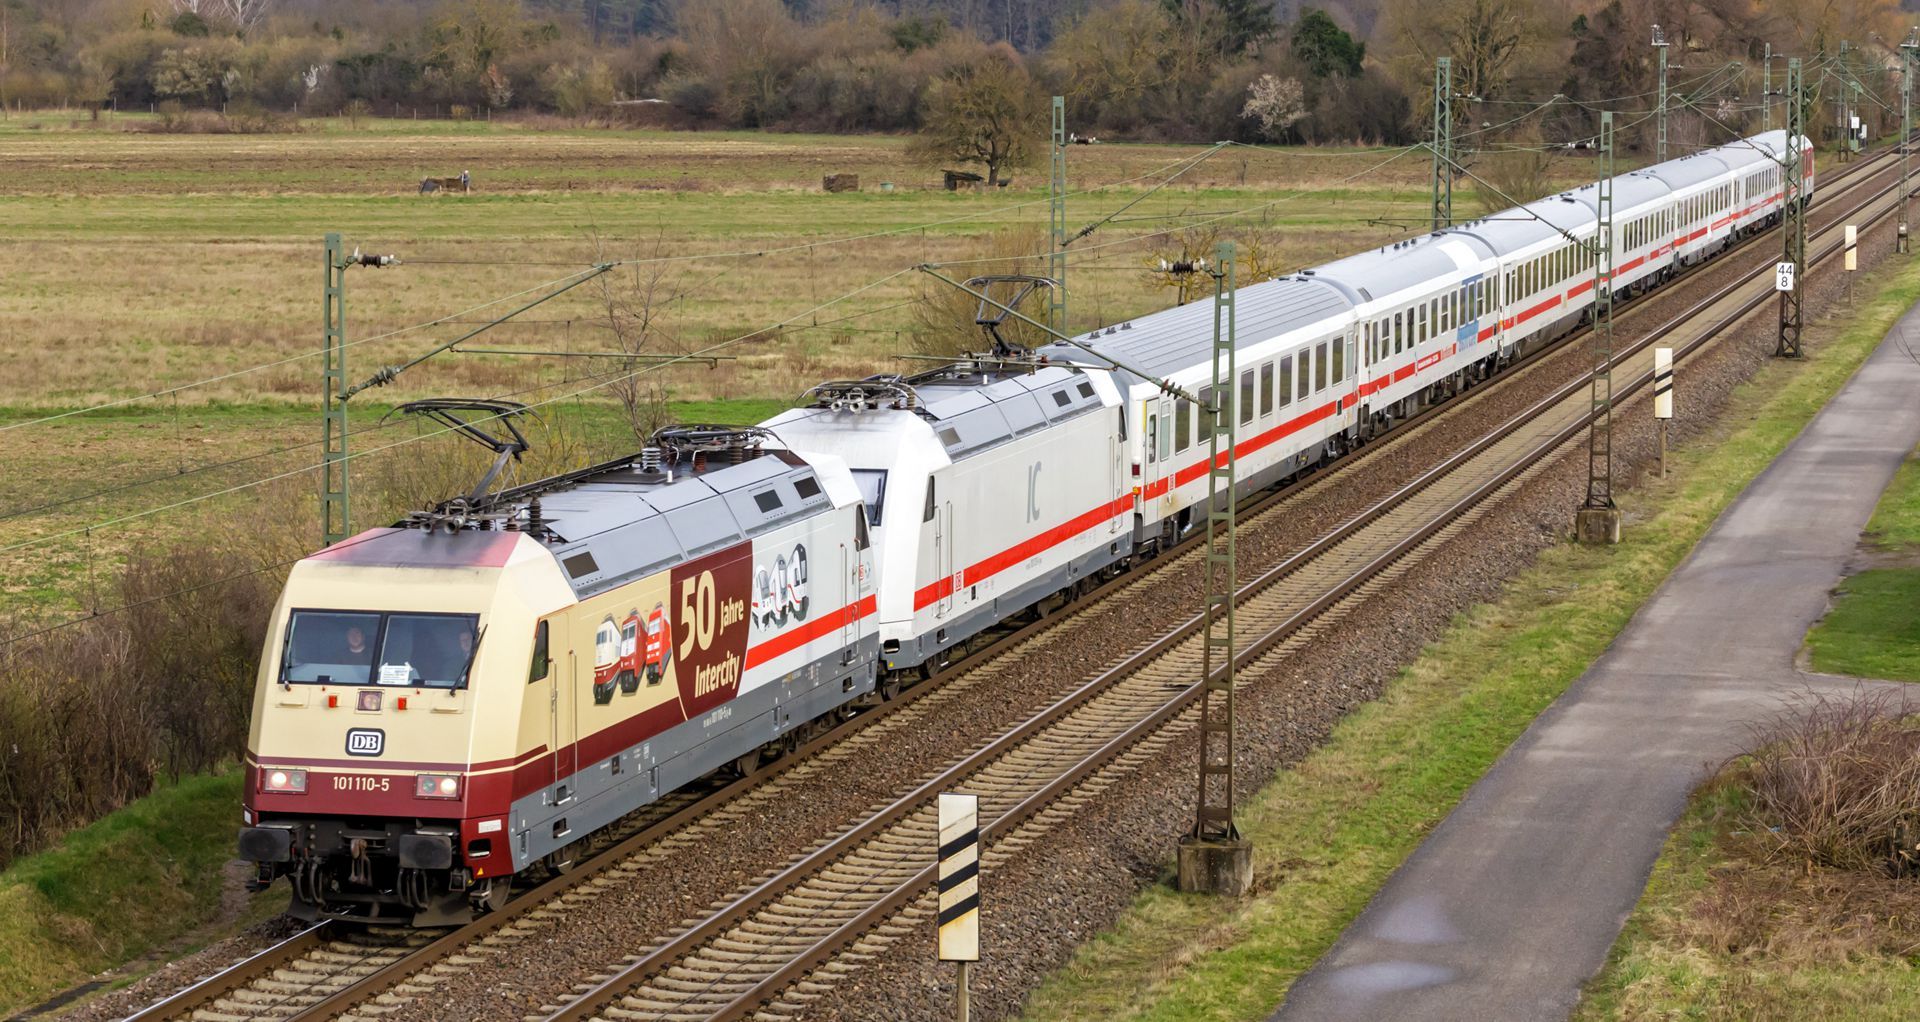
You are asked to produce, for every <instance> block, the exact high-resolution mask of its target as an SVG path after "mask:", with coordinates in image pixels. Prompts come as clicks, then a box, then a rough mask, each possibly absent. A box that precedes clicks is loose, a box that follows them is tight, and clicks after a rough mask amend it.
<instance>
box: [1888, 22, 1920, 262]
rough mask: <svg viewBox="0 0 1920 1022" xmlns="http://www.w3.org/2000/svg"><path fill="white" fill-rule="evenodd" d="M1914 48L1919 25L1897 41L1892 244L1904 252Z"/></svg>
mask: <svg viewBox="0 0 1920 1022" xmlns="http://www.w3.org/2000/svg"><path fill="white" fill-rule="evenodd" d="M1916 51H1920V28H1915V29H1913V30H1911V31H1909V32H1908V33H1907V41H1906V42H1904V43H1901V44H1900V224H1899V226H1898V227H1897V228H1896V229H1895V231H1894V244H1895V246H1896V247H1897V248H1898V250H1899V251H1901V252H1905V251H1907V224H1908V223H1909V222H1910V221H1909V219H1908V216H1907V207H1908V205H1909V201H1908V200H1909V199H1910V198H1911V196H1912V193H1913V189H1912V187H1911V186H1910V185H1909V184H1908V181H1907V173H1908V172H1907V158H1908V156H1909V153H1908V150H1910V149H1911V148H1912V147H1913V72H1914V69H1915V68H1916V67H1920V61H1916V60H1915V56H1914V55H1915V53H1916Z"/></svg>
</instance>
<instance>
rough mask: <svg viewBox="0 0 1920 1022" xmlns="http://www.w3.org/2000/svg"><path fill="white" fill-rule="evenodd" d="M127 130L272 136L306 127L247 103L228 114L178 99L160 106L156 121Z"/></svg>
mask: <svg viewBox="0 0 1920 1022" xmlns="http://www.w3.org/2000/svg"><path fill="white" fill-rule="evenodd" d="M128 130H130V131H143V132H152V133H157V134H162V135H270V134H290V133H293V132H298V131H301V130H303V128H302V125H301V123H300V119H299V118H297V117H294V116H292V115H290V114H283V113H278V112H276V111H272V110H268V109H266V108H265V107H262V106H260V105H259V104H257V103H253V102H250V101H246V100H236V101H234V102H233V103H231V104H229V105H228V107H227V112H226V113H221V112H219V111H217V110H189V109H187V108H186V107H184V106H182V105H181V104H180V103H179V102H178V101H177V100H168V101H166V102H164V103H162V104H160V106H159V110H158V116H157V117H156V118H155V119H154V120H152V121H149V122H146V123H144V124H139V123H136V124H133V125H131V126H130V127H129V129H128Z"/></svg>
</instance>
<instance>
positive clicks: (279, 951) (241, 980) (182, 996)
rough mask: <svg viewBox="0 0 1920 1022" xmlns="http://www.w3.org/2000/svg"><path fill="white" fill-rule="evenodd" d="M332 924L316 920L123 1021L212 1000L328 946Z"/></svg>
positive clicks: (166, 1014) (154, 1017)
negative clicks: (289, 935) (297, 931)
mask: <svg viewBox="0 0 1920 1022" xmlns="http://www.w3.org/2000/svg"><path fill="white" fill-rule="evenodd" d="M332 925H333V924H331V923H324V922H322V923H315V924H314V925H312V926H309V927H307V928H306V929H304V930H301V931H300V932H299V933H296V934H294V935H293V936H291V937H288V938H287V939H285V940H282V941H280V942H279V943H277V944H273V945H271V946H269V947H265V948H262V949H261V950H259V951H256V952H254V953H253V954H252V955H250V956H248V957H247V958H245V959H243V960H241V961H239V962H237V963H235V964H234V965H231V966H228V967H227V968H225V969H222V970H220V971H219V972H216V973H214V974H213V975H211V976H208V977H206V978H205V979H202V980H200V981H199V982H197V983H195V984H193V985H192V986H190V987H187V988H186V989H184V990H179V991H176V992H175V993H174V994H173V995H172V996H170V997H168V998H167V999H166V1000H163V1001H160V1002H158V1003H156V1004H152V1005H149V1006H148V1007H146V1008H143V1009H141V1010H140V1011H136V1012H134V1013H133V1014H131V1015H128V1016H127V1017H126V1018H125V1019H124V1020H123V1022H159V1020H160V1019H168V1018H173V1017H175V1016H178V1015H182V1014H186V1013H188V1012H191V1011H193V1010H194V1009H196V1008H200V1007H203V1006H205V1005H207V1004H211V1003H212V1002H214V1001H216V1000H218V999H220V998H221V997H224V996H226V995H227V994H230V993H232V992H233V991H234V990H237V989H239V988H240V987H242V986H244V985H246V984H247V983H248V982H250V981H251V980H253V979H254V978H255V977H258V976H264V975H267V974H268V973H270V972H272V971H273V970H275V969H277V968H279V967H281V966H282V965H285V964H287V963H288V962H292V961H296V960H298V959H300V958H303V957H305V956H307V955H308V954H310V953H312V951H313V950H314V949H315V948H318V947H322V946H324V945H325V944H326V942H327V941H329V940H331V939H332V938H333V932H332Z"/></svg>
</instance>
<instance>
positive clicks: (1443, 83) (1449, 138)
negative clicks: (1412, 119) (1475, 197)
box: [1430, 57, 1453, 231]
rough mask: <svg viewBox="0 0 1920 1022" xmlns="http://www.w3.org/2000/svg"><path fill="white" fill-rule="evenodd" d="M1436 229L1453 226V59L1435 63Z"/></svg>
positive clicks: (1445, 58) (1434, 152)
mask: <svg viewBox="0 0 1920 1022" xmlns="http://www.w3.org/2000/svg"><path fill="white" fill-rule="evenodd" d="M1430 144H1431V145H1432V147H1433V203H1432V205H1433V229H1434V230H1436V231H1437V230H1440V229H1441V228H1443V227H1452V226H1453V58H1451V57H1441V58H1439V59H1438V60H1435V61H1434V62H1433V141H1432V143H1430Z"/></svg>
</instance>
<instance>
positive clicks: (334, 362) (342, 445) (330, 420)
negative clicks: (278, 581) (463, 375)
mask: <svg viewBox="0 0 1920 1022" xmlns="http://www.w3.org/2000/svg"><path fill="white" fill-rule="evenodd" d="M326 249H327V282H326V287H325V289H324V290H323V291H322V293H321V300H322V304H323V305H324V307H325V310H324V312H323V313H322V321H323V329H324V330H325V337H326V344H325V348H326V357H325V360H324V364H323V368H322V370H321V374H320V381H321V384H320V413H321V444H322V447H321V450H322V452H323V454H322V457H321V461H322V462H323V474H322V476H321V480H320V542H321V544H322V545H325V546H332V545H333V544H335V543H338V542H340V541H341V540H343V539H345V538H347V532H348V531H349V530H350V529H351V528H352V525H353V515H352V512H351V510H350V508H349V505H348V503H347V404H346V400H345V399H344V397H343V396H342V395H343V394H344V392H345V391H346V387H347V379H346V377H347V343H346V330H347V291H346V286H345V285H346V275H347V257H346V255H345V254H344V253H343V252H342V251H341V249H340V235H338V234H329V235H327V243H326Z"/></svg>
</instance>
